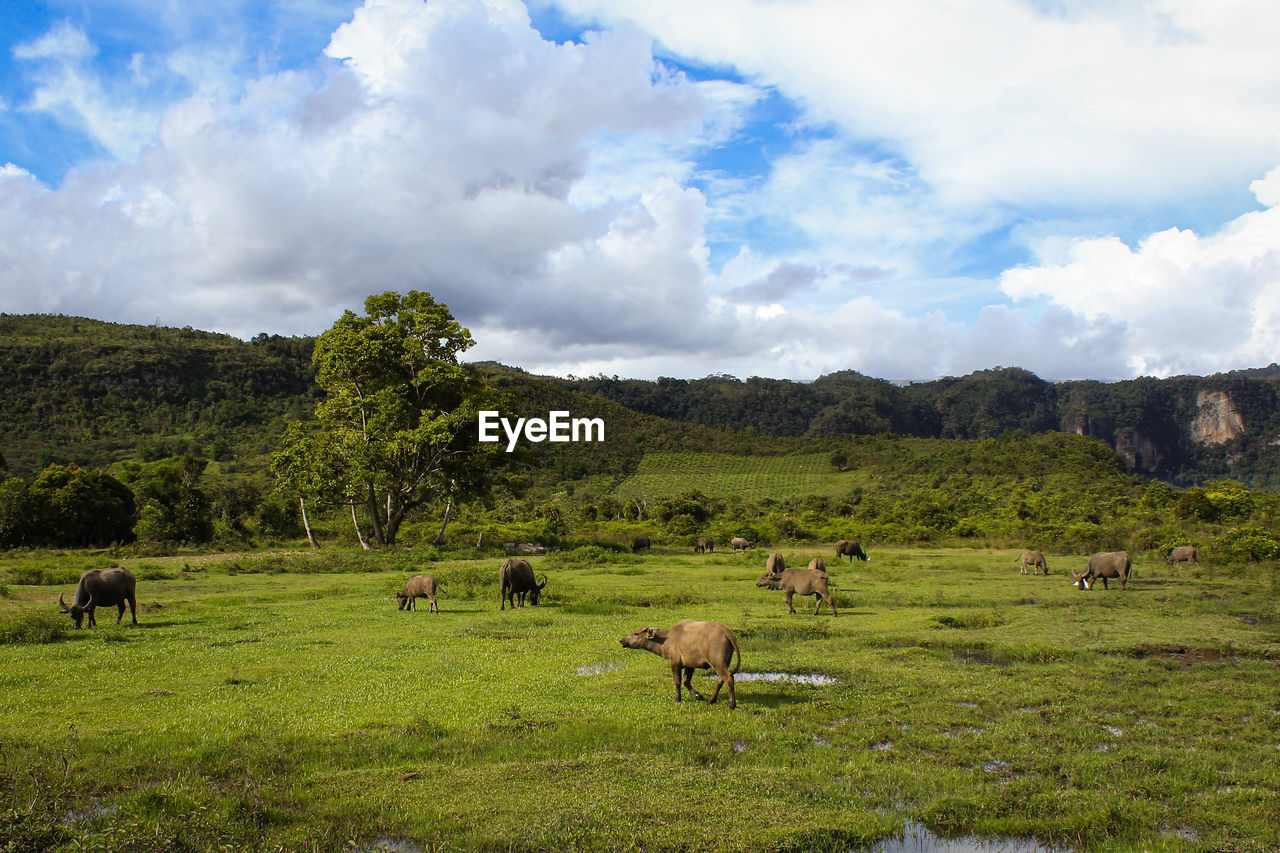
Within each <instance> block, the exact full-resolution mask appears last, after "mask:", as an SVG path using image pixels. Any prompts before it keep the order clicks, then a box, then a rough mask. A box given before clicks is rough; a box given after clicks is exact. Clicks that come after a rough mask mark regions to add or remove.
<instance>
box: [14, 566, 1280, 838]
mask: <svg viewBox="0 0 1280 853" xmlns="http://www.w3.org/2000/svg"><path fill="white" fill-rule="evenodd" d="M828 551H829V548H828V547H826V546H824V547H823V548H822V549H821V550H820V551H819V550H804V549H794V550H784V551H783V553H784V554H785V555H786V557H787V559H788V563H790V564H796V565H802V564H803V563H804V561H806V560H807V559H808V558H809V557H811V556H813V554H814V553H821V554H822V555H823V556H824V558H826V559H827V560H828V567H829V569H830V571H831V573H832V577H833V584H832V585H833V588H834V589H835V591H836V604H837V607H838V608H839V610H840V616H839V617H838V618H835V619H833V618H831V617H830V615H828V614H827V613H826V612H825V611H824V614H823V615H821V616H818V617H814V616H812V615H810V611H811V610H812V598H807V599H797V602H796V606H797V610H798V611H799V613H798V614H796V615H794V616H793V615H788V614H787V613H786V608H785V605H784V602H783V597H782V594H781V593H778V592H773V591H767V590H761V589H757V588H756V587H755V581H756V579H757V578H758V577H759V575H760V572H761V568H762V564H763V556H764V555H763V554H761V553H758V552H753V553H750V554H747V555H743V554H736V555H735V554H728V553H719V552H717V553H716V554H714V555H691V554H688V553H687V552H686V551H685V550H684V549H681V550H680V551H679V552H678V553H677V552H675V551H664V550H661V549H660V550H659V551H658V552H657V553H654V554H646V555H644V556H642V557H639V558H637V559H636V561H635V562H627V563H605V562H601V563H600V564H598V565H577V564H566V565H560V566H556V565H554V564H553V562H552V561H551V560H550V558H533V560H532V562H533V563H534V564H535V567H536V568H537V569H538V570H539V571H543V570H545V571H547V574H548V575H549V577H550V583H549V584H548V586H547V589H546V594H545V597H544V606H539V607H526V608H524V609H519V610H515V611H511V610H508V611H505V612H499V611H498V609H497V605H498V595H497V589H496V576H497V567H498V563H499V562H500V560H497V559H487V560H479V561H466V560H448V559H445V560H441V561H433V562H431V563H425V562H420V561H415V560H413V559H412V558H411V557H410V556H409V555H407V554H404V553H401V554H395V555H389V554H383V555H378V554H374V555H359V554H351V553H339V552H333V553H327V552H321V554H320V555H319V556H317V555H311V554H308V555H297V556H290V555H276V556H274V557H264V556H261V555H258V556H254V555H246V556H244V557H240V558H237V557H232V556H227V555H218V556H216V557H210V558H208V559H207V560H197V559H193V558H190V557H188V558H148V559H147V560H146V561H145V565H146V566H147V568H148V573H149V576H150V579H149V580H146V581H142V580H140V581H139V586H138V593H139V598H140V604H141V610H140V613H139V619H140V621H141V622H142V625H140V626H139V627H136V628H134V627H129V626H128V625H127V617H126V624H125V625H122V626H116V625H115V624H114V619H113V618H111V617H110V616H108V615H107V614H106V613H103V612H100V613H99V625H98V627H97V628H95V629H93V630H92V631H90V630H85V631H74V630H70V629H69V627H68V628H67V629H66V630H62V631H57V630H50V629H49V628H48V625H49V624H50V623H48V621H47V619H46V615H47V614H48V613H49V612H50V611H51V610H53V609H54V602H56V599H57V593H58V592H64V593H68V592H70V588H68V587H56V586H48V585H30V584H22V583H15V582H14V581H13V580H12V579H11V578H10V577H9V574H10V572H12V571H13V570H14V569H21V568H22V567H23V566H24V565H25V564H26V563H25V562H24V561H23V560H20V559H17V558H13V559H3V558H0V569H3V570H4V571H3V573H0V581H3V582H4V583H5V584H6V585H7V586H8V590H9V594H8V597H6V598H0V639H3V642H0V850H29V849H35V850H41V849H49V850H66V851H70V850H139V851H142V850H146V851H153V850H220V849H254V850H301V849H320V850H347V849H359V850H367V849H370V848H372V847H374V846H376V845H377V844H378V843H380V842H381V843H385V844H403V845H406V847H405V849H423V850H454V849H486V850H542V849H589V850H596V849H598V850H626V849H635V850H685V849H712V850H849V849H857V848H858V846H859V845H862V844H864V843H869V842H873V841H875V840H876V839H878V838H882V837H885V836H887V835H890V834H893V833H895V832H898V831H900V828H901V827H902V825H903V822H904V821H907V820H910V821H916V822H920V823H923V824H924V825H926V826H928V827H929V828H930V829H932V830H933V831H934V832H937V833H939V834H944V835H979V836H989V837H1005V836H1035V837H1037V838H1039V839H1040V840H1041V841H1043V842H1048V843H1054V844H1057V845H1060V846H1062V847H1069V848H1071V849H1073V850H1078V851H1095V850H1097V851H1120V850H1134V849H1146V850H1193V851H1194V850H1258V851H1262V850H1274V849H1276V848H1277V847H1278V846H1280V827H1278V826H1277V823H1276V821H1275V820H1274V816H1275V815H1276V814H1277V813H1280V794H1278V793H1277V791H1280V698H1278V697H1280V611H1278V610H1277V599H1276V590H1275V589H1274V585H1273V584H1272V583H1271V582H1270V580H1269V578H1270V577H1271V575H1270V574H1268V571H1269V568H1270V567H1266V568H1264V569H1242V568H1236V569H1232V568H1230V567H1219V568H1218V569H1217V570H1216V571H1215V572H1214V575H1213V578H1212V579H1209V578H1208V577H1207V573H1202V574H1200V576H1198V577H1197V576H1195V575H1194V574H1193V573H1192V572H1190V571H1187V570H1177V571H1175V570H1171V569H1169V568H1167V567H1165V566H1163V565H1161V564H1157V563H1154V562H1151V563H1144V562H1140V563H1139V564H1138V566H1137V569H1138V575H1137V578H1136V580H1134V581H1133V582H1132V583H1131V584H1130V588H1129V590H1128V591H1127V592H1123V593H1122V592H1120V591H1119V590H1115V589H1113V590H1111V591H1110V592H1104V591H1102V590H1101V589H1100V588H1099V589H1097V590H1094V591H1092V592H1080V591H1077V590H1075V589H1073V588H1072V587H1071V586H1070V584H1069V578H1068V577H1067V576H1066V575H1064V574H1062V573H1061V572H1060V571H1059V572H1058V573H1056V574H1053V575H1050V576H1049V577H1047V578H1046V577H1030V576H1021V575H1019V574H1018V573H1017V569H1016V568H1014V564H1015V559H1016V553H1015V552H1013V551H1008V552H1006V551H996V552H993V551H979V550H964V549H955V550H950V549H932V550H922V549H892V548H877V549H875V550H874V552H873V561H872V562H871V563H859V564H854V565H852V566H850V565H849V564H848V563H845V564H842V565H839V566H837V565H836V564H835V563H834V561H833V560H832V559H831V558H830V557H831V555H830V554H829V553H827V552H828ZM365 556H369V557H371V559H370V561H369V563H368V564H367V566H365V568H369V567H371V568H373V569H375V570H374V571H355V570H347V571H325V569H326V566H327V567H328V568H330V569H351V567H352V566H353V565H357V564H359V562H360V560H361V559H362V558H363V557H365ZM63 562H65V564H66V565H67V566H73V567H76V568H79V567H80V565H81V564H82V563H83V558H77V557H73V556H72V557H65V558H49V559H48V560H47V561H45V563H44V565H43V566H42V568H43V569H47V570H51V571H52V572H53V573H54V574H56V573H57V570H58V569H59V565H60V564H61V563H63ZM142 563H143V561H139V562H138V564H136V565H135V568H136V567H137V565H142ZM1049 563H1050V565H1051V566H1054V567H1055V569H1057V568H1058V567H1059V566H1061V567H1066V566H1069V565H1076V566H1079V565H1083V557H1082V556H1080V555H1049ZM126 565H134V564H132V563H126ZM419 571H429V572H431V573H433V574H436V575H437V576H438V577H440V578H441V579H442V581H443V584H442V588H441V594H440V599H439V600H440V609H441V613H440V614H438V615H432V614H429V613H427V612H426V611H425V609H424V610H421V611H419V612H417V613H407V612H400V611H397V610H396V607H395V599H394V597H393V593H394V591H395V590H396V589H398V588H399V586H400V584H402V583H403V581H404V579H405V578H407V577H408V576H409V575H410V574H412V573H415V572H419ZM806 606H807V607H808V609H807V610H806ZM61 618H63V619H65V618H66V617H61ZM681 618H700V619H715V620H718V621H722V622H724V623H726V624H727V625H729V626H730V627H731V628H733V629H734V630H735V632H736V633H737V634H738V637H739V639H740V641H741V645H742V658H743V669H744V670H745V671H749V672H783V673H794V674H823V675H827V676H832V677H834V678H835V679H836V683H835V684H831V685H825V686H813V685H808V684H803V683H796V682H794V681H785V680H782V681H759V680H755V681H747V680H743V681H741V682H740V683H739V686H738V691H737V692H738V703H739V704H738V709H737V710H736V711H732V712H731V711H729V709H728V708H727V706H725V705H724V703H723V701H722V702H721V703H719V704H717V705H716V706H714V707H708V706H707V705H705V704H702V703H697V702H692V701H688V700H687V698H686V701H685V702H684V703H682V704H680V705H677V704H675V703H674V702H673V701H672V699H673V690H672V686H671V679H670V674H669V670H668V668H667V667H666V665H665V663H664V662H663V661H662V660H660V659H659V658H657V657H655V656H654V655H652V654H649V653H647V652H642V651H633V650H628V649H624V648H622V647H621V646H620V645H619V643H618V640H619V639H620V638H621V637H622V636H624V635H625V634H627V633H629V632H631V631H632V630H634V629H636V628H639V627H641V626H644V625H655V626H666V625H670V624H671V623H673V622H675V621H676V620H678V619H681ZM14 626H16V627H14ZM68 626H69V621H68ZM695 683H697V684H699V689H703V687H702V686H703V685H707V686H710V684H711V683H713V682H711V681H710V679H709V678H708V677H706V676H702V675H699V676H698V677H697V680H696V681H695ZM704 692H706V691H704ZM407 845H412V846H411V847H410V846H407Z"/></svg>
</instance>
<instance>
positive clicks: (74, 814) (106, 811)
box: [62, 800, 118, 826]
mask: <svg viewBox="0 0 1280 853" xmlns="http://www.w3.org/2000/svg"><path fill="white" fill-rule="evenodd" d="M117 808H118V806H116V805H115V804H114V803H111V804H108V803H103V802H101V801H100V800H94V801H93V802H92V803H90V804H89V805H87V806H85V807H84V808H82V809H72V810H71V811H69V812H67V813H66V814H65V815H63V816H62V825H63V826H71V825H72V824H73V823H76V822H77V821H82V820H93V819H94V818H99V817H107V816H108V815H113V814H115V813H116V809H117Z"/></svg>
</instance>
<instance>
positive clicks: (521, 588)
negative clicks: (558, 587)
mask: <svg viewBox="0 0 1280 853" xmlns="http://www.w3.org/2000/svg"><path fill="white" fill-rule="evenodd" d="M546 585H547V576H546V575H545V574H544V575H543V576H542V583H538V579H537V578H535V577H534V576H533V566H531V565H529V561H528V560H517V559H516V558H515V557H512V558H511V559H509V560H507V561H506V562H505V563H503V564H502V568H500V569H498V586H499V588H500V589H501V592H502V606H501V607H499V608H498V609H499V610H506V609H507V602H508V601H510V602H511V607H512V609H514V608H515V606H516V598H517V596H518V597H519V600H520V606H521V607H524V597H525V596H526V595H528V596H529V604H531V605H536V604H537V603H538V595H539V594H540V593H541V592H542V588H543V587H545V586H546Z"/></svg>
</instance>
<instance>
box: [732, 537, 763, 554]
mask: <svg viewBox="0 0 1280 853" xmlns="http://www.w3.org/2000/svg"><path fill="white" fill-rule="evenodd" d="M729 547H730V548H732V549H733V550H734V551H745V550H747V549H748V548H754V547H756V543H754V542H750V541H748V540H746V539H743V538H742V537H741V536H735V537H733V539H731V540H729Z"/></svg>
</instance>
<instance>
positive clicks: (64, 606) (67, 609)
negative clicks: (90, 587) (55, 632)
mask: <svg viewBox="0 0 1280 853" xmlns="http://www.w3.org/2000/svg"><path fill="white" fill-rule="evenodd" d="M58 606H59V607H61V608H62V612H63V613H70V612H71V608H70V607H67V603H66V602H65V601H63V600H62V594H61V593H59V594H58Z"/></svg>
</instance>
